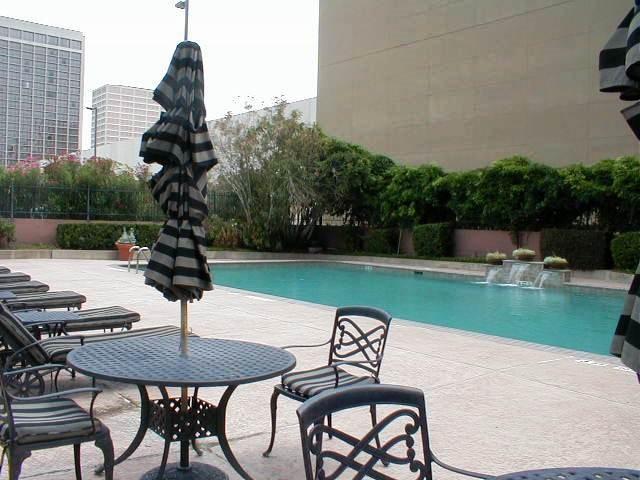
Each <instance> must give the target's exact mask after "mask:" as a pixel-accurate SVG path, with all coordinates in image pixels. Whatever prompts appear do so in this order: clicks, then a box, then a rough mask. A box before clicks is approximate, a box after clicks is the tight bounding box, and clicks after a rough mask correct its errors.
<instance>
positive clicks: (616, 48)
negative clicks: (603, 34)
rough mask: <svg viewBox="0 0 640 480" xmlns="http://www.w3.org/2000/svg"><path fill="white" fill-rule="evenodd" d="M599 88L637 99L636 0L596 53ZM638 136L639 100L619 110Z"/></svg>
mask: <svg viewBox="0 0 640 480" xmlns="http://www.w3.org/2000/svg"><path fill="white" fill-rule="evenodd" d="M599 68H600V91H601V92H613V93H618V94H619V95H620V99H621V100H627V101H636V100H640V0H635V5H634V7H633V8H632V9H631V10H630V11H629V13H627V15H626V16H625V17H624V18H623V19H622V21H621V22H620V25H618V28H617V29H616V30H615V32H614V33H613V35H611V37H610V38H609V40H608V41H607V43H606V44H605V46H604V48H603V49H602V51H601V52H600V60H599ZM622 115H623V116H624V118H625V119H626V120H627V123H628V124H629V126H630V127H631V130H633V133H634V134H635V135H636V137H637V138H639V139H640V102H638V103H635V104H633V105H631V106H630V107H627V108H625V109H623V110H622Z"/></svg>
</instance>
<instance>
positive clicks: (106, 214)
mask: <svg viewBox="0 0 640 480" xmlns="http://www.w3.org/2000/svg"><path fill="white" fill-rule="evenodd" d="M208 203H209V214H210V215H219V216H221V217H223V218H231V217H233V216H234V215H235V214H236V212H237V209H238V200H237V197H236V196H235V195H234V194H233V193H227V192H215V191H210V192H209V195H208ZM0 217H5V218H41V219H44V218H52V219H75V220H126V221H162V220H164V219H165V215H164V213H163V212H162V210H161V209H160V207H159V206H158V204H157V203H156V201H155V199H154V198H153V197H152V195H151V192H149V191H148V190H144V189H140V190H120V189H95V188H91V187H87V188H69V187H57V186H50V185H28V186H25V185H15V184H13V183H12V184H6V185H2V184H0Z"/></svg>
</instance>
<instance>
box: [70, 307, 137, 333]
mask: <svg viewBox="0 0 640 480" xmlns="http://www.w3.org/2000/svg"><path fill="white" fill-rule="evenodd" d="M75 314H76V315H78V317H80V318H81V319H82V320H81V321H78V322H70V323H67V324H66V325H65V330H66V331H67V332H77V331H82V330H108V329H110V328H127V329H129V328H131V327H132V324H133V323H135V322H139V321H140V314H139V313H137V312H134V311H133V310H127V309H126V308H124V307H118V306H113V307H102V308H91V309H88V310H80V311H77V312H75Z"/></svg>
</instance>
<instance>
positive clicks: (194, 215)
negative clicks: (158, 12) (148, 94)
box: [140, 41, 217, 354]
mask: <svg viewBox="0 0 640 480" xmlns="http://www.w3.org/2000/svg"><path fill="white" fill-rule="evenodd" d="M153 98H154V100H155V101H156V102H158V103H159V104H160V105H161V106H162V107H163V108H164V109H165V110H166V112H164V113H162V115H161V117H160V119H159V120H158V121H157V122H156V123H155V124H154V125H153V126H152V127H151V128H150V129H149V130H148V131H147V132H145V134H144V135H143V137H142V146H141V149H140V156H142V157H143V159H144V161H145V163H158V164H160V165H162V169H161V170H160V172H158V173H157V174H156V175H154V176H153V178H152V179H151V182H150V186H151V190H152V193H153V196H154V198H155V199H156V200H157V201H158V203H159V204H160V206H161V207H162V210H163V211H164V213H165V214H166V215H167V217H168V218H167V220H166V221H165V224H164V226H163V227H162V230H161V232H160V236H159V237H158V240H157V241H156V243H155V245H154V247H153V249H152V252H151V257H150V259H149V263H148V265H147V270H146V272H145V283H146V284H147V285H151V286H153V287H155V288H156V289H158V290H159V291H160V292H162V294H163V295H164V297H165V298H166V299H168V300H170V301H177V300H180V302H181V320H182V322H181V323H182V334H183V335H182V338H183V342H182V348H183V353H185V354H186V351H187V346H186V341H187V330H188V326H187V308H186V306H187V302H188V301H192V300H200V299H201V298H202V293H203V291H204V290H211V289H212V288H213V286H212V284H211V274H210V272H209V267H208V265H207V257H206V248H205V232H204V227H203V225H202V222H203V221H204V220H205V219H206V217H207V214H208V208H207V172H208V171H209V169H211V167H213V166H214V165H215V164H216V163H217V159H216V156H215V154H214V152H213V146H212V144H211V139H210V137H209V132H208V130H207V124H206V122H205V116H206V110H205V106H204V72H203V67H202V52H201V51H200V47H199V46H198V44H196V43H194V42H188V41H184V42H181V43H180V44H179V45H178V46H177V47H176V50H175V52H174V54H173V58H172V60H171V64H170V65H169V70H168V71H167V74H166V75H165V76H164V78H163V80H162V82H160V84H159V85H158V87H157V88H156V89H155V91H154V93H153Z"/></svg>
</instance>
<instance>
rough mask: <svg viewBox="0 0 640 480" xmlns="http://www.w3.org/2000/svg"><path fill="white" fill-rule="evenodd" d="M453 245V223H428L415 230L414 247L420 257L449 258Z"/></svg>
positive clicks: (418, 226)
mask: <svg viewBox="0 0 640 480" xmlns="http://www.w3.org/2000/svg"><path fill="white" fill-rule="evenodd" d="M453 245H454V240H453V224H452V223H427V224H424V225H417V226H416V227H414V228H413V247H414V249H415V251H416V254H417V255H418V256H420V257H449V256H451V255H452V254H453Z"/></svg>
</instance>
